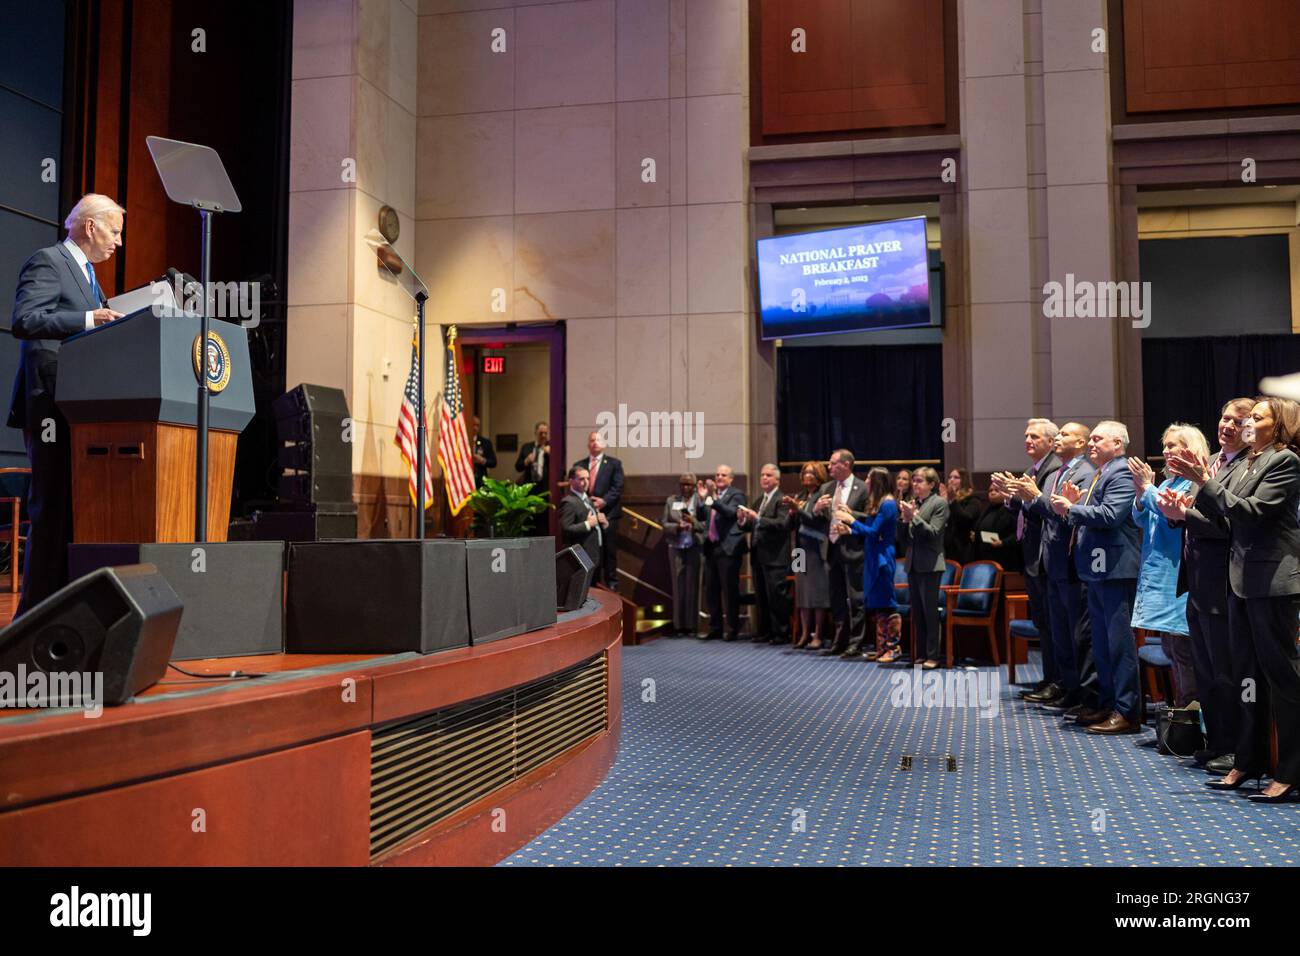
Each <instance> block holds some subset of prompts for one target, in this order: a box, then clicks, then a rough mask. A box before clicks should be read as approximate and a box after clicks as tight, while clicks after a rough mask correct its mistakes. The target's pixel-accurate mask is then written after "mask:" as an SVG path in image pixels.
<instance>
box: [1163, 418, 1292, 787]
mask: <svg viewBox="0 0 1300 956" xmlns="http://www.w3.org/2000/svg"><path fill="white" fill-rule="evenodd" d="M1246 422H1247V424H1246V428H1245V433H1246V434H1245V437H1246V439H1247V444H1248V445H1249V447H1250V451H1249V453H1248V454H1247V457H1246V460H1245V462H1244V463H1243V464H1242V465H1240V466H1238V467H1237V468H1236V469H1234V470H1233V471H1232V472H1231V473H1230V474H1229V476H1228V478H1227V480H1226V481H1223V482H1220V481H1219V480H1218V479H1217V478H1216V477H1214V476H1213V475H1211V474H1210V469H1209V467H1208V465H1207V463H1206V461H1205V460H1204V459H1203V458H1201V457H1200V456H1198V455H1197V454H1195V453H1194V452H1192V451H1189V450H1188V449H1185V448H1183V449H1178V450H1176V451H1174V452H1173V454H1172V455H1170V457H1169V459H1168V461H1167V466H1168V469H1169V471H1170V472H1172V473H1173V474H1175V475H1178V476H1180V477H1183V478H1190V479H1191V481H1192V484H1193V487H1192V494H1191V495H1190V497H1191V500H1192V501H1193V502H1194V503H1195V506H1196V508H1197V509H1198V510H1200V512H1201V513H1202V514H1207V515H1208V514H1215V515H1218V516H1220V517H1222V518H1226V519H1227V521H1228V525H1229V536H1228V553H1229V561H1228V584H1229V586H1230V588H1231V590H1232V594H1231V596H1230V597H1229V599H1228V635H1229V637H1228V640H1229V647H1230V652H1231V657H1232V668H1233V671H1234V673H1233V683H1234V684H1235V685H1237V686H1238V687H1242V688H1245V687H1246V686H1248V685H1247V683H1246V682H1247V681H1249V682H1250V684H1251V685H1253V686H1254V688H1255V699H1254V700H1253V701H1249V702H1245V703H1243V704H1242V708H1241V717H1242V720H1241V728H1240V733H1239V735H1238V740H1237V750H1236V759H1235V761H1234V763H1233V767H1232V770H1231V771H1230V772H1229V773H1228V775H1227V776H1226V777H1223V778H1221V779H1219V780H1210V781H1207V783H1208V785H1209V786H1211V787H1213V788H1215V789H1216V790H1236V789H1237V788H1238V787H1240V786H1241V784H1242V783H1243V782H1244V781H1245V780H1248V779H1250V778H1251V777H1259V776H1262V775H1263V773H1264V771H1265V769H1266V768H1267V766H1268V756H1269V746H1268V745H1269V720H1268V718H1269V710H1270V704H1271V709H1272V715H1273V720H1274V721H1275V722H1276V723H1277V771H1276V774H1275V775H1274V778H1273V782H1272V783H1270V784H1269V785H1268V787H1266V788H1265V789H1264V790H1263V791H1262V792H1260V793H1255V794H1251V796H1250V799H1251V800H1254V801H1257V802H1260V803H1280V802H1282V801H1283V800H1287V799H1290V798H1294V797H1296V796H1300V790H1297V784H1300V650H1297V648H1296V624H1297V619H1298V618H1300V519H1298V518H1297V508H1298V507H1300V456H1297V454H1296V451H1297V448H1300V405H1297V404H1296V403H1295V402H1293V401H1290V400H1288V399H1285V398H1261V399H1259V400H1258V401H1257V403H1256V405H1255V407H1254V408H1253V409H1251V413H1250V416H1249V417H1248V418H1247V420H1246ZM1184 501H1186V499H1184ZM1260 676H1262V677H1263V678H1264V679H1263V680H1262V681H1261V680H1259V677H1260ZM1243 696H1249V695H1246V694H1245V692H1244V690H1243Z"/></svg>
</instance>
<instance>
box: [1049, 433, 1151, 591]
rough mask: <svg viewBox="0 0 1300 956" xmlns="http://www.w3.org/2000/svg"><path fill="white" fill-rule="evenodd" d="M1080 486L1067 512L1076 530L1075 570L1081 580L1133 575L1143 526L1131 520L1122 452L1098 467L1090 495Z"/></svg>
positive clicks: (1129, 487)
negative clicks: (1078, 497) (1080, 488)
mask: <svg viewBox="0 0 1300 956" xmlns="http://www.w3.org/2000/svg"><path fill="white" fill-rule="evenodd" d="M1082 490H1083V497H1081V498H1080V499H1079V503H1078V504H1077V505H1074V506H1073V507H1071V508H1070V510H1069V511H1068V512H1066V519H1067V521H1068V523H1069V525H1070V528H1071V530H1077V532H1078V533H1077V534H1076V536H1075V539H1074V569H1075V571H1077V572H1078V574H1079V577H1080V578H1081V579H1082V580H1084V581H1119V580H1123V579H1126V578H1136V577H1137V576H1138V570H1139V567H1140V565H1141V563H1142V529H1141V528H1139V527H1138V526H1137V525H1136V524H1135V523H1134V522H1133V498H1134V490H1133V473H1132V472H1131V471H1129V470H1128V460H1127V459H1126V458H1125V457H1124V456H1123V455H1119V456H1117V457H1115V458H1112V459H1111V460H1110V461H1108V462H1106V464H1105V466H1104V467H1103V468H1102V469H1101V477H1100V478H1099V479H1097V483H1096V485H1094V486H1093V489H1092V495H1091V496H1089V495H1088V489H1087V488H1086V487H1085V488H1083V489H1082ZM1085 499H1087V501H1088V503H1087V504H1086V505H1085V504H1084V503H1083V502H1084V500H1085ZM1098 549H1100V551H1101V552H1103V553H1097V552H1098ZM1094 567H1096V568H1097V570H1095V571H1094V570H1093V568H1094Z"/></svg>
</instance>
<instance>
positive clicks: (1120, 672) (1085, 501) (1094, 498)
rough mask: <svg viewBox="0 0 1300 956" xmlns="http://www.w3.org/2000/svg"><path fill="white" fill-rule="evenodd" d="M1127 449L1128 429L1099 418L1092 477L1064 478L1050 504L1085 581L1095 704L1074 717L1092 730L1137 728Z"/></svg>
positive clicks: (1134, 531)
mask: <svg viewBox="0 0 1300 956" xmlns="http://www.w3.org/2000/svg"><path fill="white" fill-rule="evenodd" d="M1127 448H1128V429H1127V428H1125V427H1124V426H1123V425H1122V424H1120V423H1119V422H1111V421H1106V422H1098V423H1097V425H1096V426H1094V427H1093V429H1092V433H1091V434H1090V435H1089V436H1088V461H1089V462H1091V463H1092V466H1093V468H1095V469H1096V472H1095V473H1094V474H1093V476H1092V479H1091V481H1090V482H1089V484H1088V485H1087V487H1086V488H1085V487H1082V486H1080V485H1076V484H1074V483H1072V482H1066V483H1065V484H1064V485H1062V486H1061V489H1060V491H1058V492H1057V493H1056V494H1054V495H1052V510H1053V511H1055V512H1056V513H1057V514H1058V515H1061V516H1062V517H1064V518H1065V519H1066V522H1067V524H1068V525H1069V527H1070V530H1071V532H1072V538H1073V546H1072V556H1073V558H1074V568H1075V570H1076V571H1077V572H1078V575H1079V577H1080V579H1082V580H1083V581H1084V582H1086V584H1087V586H1088V619H1089V621H1090V622H1091V625H1092V654H1093V659H1094V661H1095V663H1096V665H1097V697H1098V707H1097V709H1096V710H1094V711H1085V712H1083V713H1080V714H1079V715H1078V716H1077V717H1076V718H1075V723H1077V724H1080V725H1082V726H1085V727H1087V728H1088V733H1090V734H1132V733H1137V732H1138V731H1139V730H1141V729H1142V724H1141V722H1140V719H1139V717H1140V714H1139V710H1140V706H1141V697H1140V696H1139V693H1138V663H1137V642H1136V640H1135V639H1134V637H1133V627H1132V620H1133V601H1134V599H1135V598H1136V597H1137V577H1138V570H1139V566H1140V564H1141V553H1142V531H1141V529H1139V528H1138V526H1137V525H1136V524H1134V522H1133V493H1134V492H1133V473H1132V472H1131V471H1129V467H1128V462H1127V461H1125V458H1124V452H1125V450H1126V449H1127Z"/></svg>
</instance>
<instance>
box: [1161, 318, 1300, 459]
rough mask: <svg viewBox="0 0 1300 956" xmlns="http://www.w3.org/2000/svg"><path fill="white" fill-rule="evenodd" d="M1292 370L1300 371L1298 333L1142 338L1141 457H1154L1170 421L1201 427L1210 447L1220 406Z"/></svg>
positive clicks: (1245, 396) (1216, 428) (1253, 392)
mask: <svg viewBox="0 0 1300 956" xmlns="http://www.w3.org/2000/svg"><path fill="white" fill-rule="evenodd" d="M1292 372H1300V335H1290V334H1282V335H1249V336H1242V337H1241V338H1232V337H1229V336H1219V335H1216V336H1202V337H1199V338H1186V339H1144V340H1143V341H1142V401H1143V405H1144V412H1143V414H1144V416H1145V418H1146V435H1145V438H1146V445H1145V449H1144V450H1145V452H1146V454H1148V455H1158V454H1160V436H1161V434H1162V433H1163V432H1164V430H1165V428H1167V427H1168V426H1169V425H1170V424H1172V423H1173V422H1187V423H1188V424H1191V425H1195V426H1196V427H1198V428H1199V429H1201V431H1203V432H1205V437H1206V438H1207V439H1209V442H1210V448H1211V449H1213V448H1214V447H1215V438H1214V436H1215V432H1216V431H1217V430H1218V427H1219V412H1220V410H1221V409H1222V408H1223V403H1224V402H1226V401H1227V400H1228V399H1230V398H1239V397H1241V398H1248V397H1254V396H1255V395H1256V394H1258V392H1259V380H1260V379H1261V378H1264V377H1265V376H1268V375H1289V374H1291V373H1292Z"/></svg>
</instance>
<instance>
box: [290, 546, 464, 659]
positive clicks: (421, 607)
mask: <svg viewBox="0 0 1300 956" xmlns="http://www.w3.org/2000/svg"><path fill="white" fill-rule="evenodd" d="M287 603H288V614H287V618H286V622H285V650H287V651H288V652H289V653H291V654H397V653H401V652H404V651H416V652H418V653H420V654H431V653H433V652H434V651H441V650H446V649H448V648H453V647H465V646H466V645H468V644H469V615H468V612H467V609H466V589H465V542H464V541H460V540H455V539H449V538H439V539H435V540H431V541H415V540H406V541H394V540H383V539H378V538H372V539H367V540H358V541H319V542H306V543H294V544H291V545H289V578H288V602H287Z"/></svg>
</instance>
